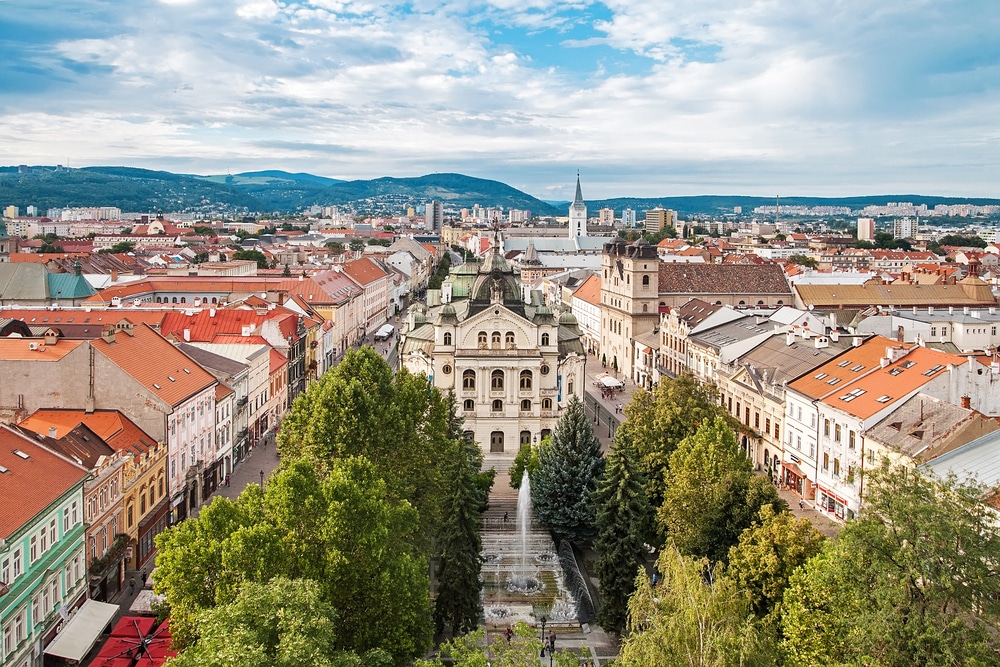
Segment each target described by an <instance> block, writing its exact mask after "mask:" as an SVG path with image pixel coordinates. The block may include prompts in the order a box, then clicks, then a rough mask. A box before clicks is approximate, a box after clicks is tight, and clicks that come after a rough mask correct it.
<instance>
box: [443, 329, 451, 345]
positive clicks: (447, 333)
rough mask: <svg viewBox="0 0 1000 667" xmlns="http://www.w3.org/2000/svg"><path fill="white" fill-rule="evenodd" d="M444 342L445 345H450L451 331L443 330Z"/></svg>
mask: <svg viewBox="0 0 1000 667" xmlns="http://www.w3.org/2000/svg"><path fill="white" fill-rule="evenodd" d="M444 344H445V345H451V332H450V331H445V332H444Z"/></svg>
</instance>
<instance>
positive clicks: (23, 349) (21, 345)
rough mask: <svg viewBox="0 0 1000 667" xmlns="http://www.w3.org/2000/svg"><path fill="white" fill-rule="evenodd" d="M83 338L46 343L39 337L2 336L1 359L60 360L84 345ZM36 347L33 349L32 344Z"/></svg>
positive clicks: (0, 339) (0, 342) (0, 340)
mask: <svg viewBox="0 0 1000 667" xmlns="http://www.w3.org/2000/svg"><path fill="white" fill-rule="evenodd" d="M83 343H84V341H81V340H60V341H59V342H58V343H56V344H55V345H45V344H44V343H43V342H42V341H40V340H38V339H37V338H0V359H7V360H9V361H59V360H60V359H62V358H63V357H65V356H66V355H67V354H69V353H70V352H72V351H73V350H75V349H76V348H78V347H79V346H80V345H83ZM32 345H34V346H35V349H34V350H32V349H31V346H32Z"/></svg>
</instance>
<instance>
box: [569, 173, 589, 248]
mask: <svg viewBox="0 0 1000 667" xmlns="http://www.w3.org/2000/svg"><path fill="white" fill-rule="evenodd" d="M586 235H587V205H586V204H585V203H583V192H582V191H581V190H580V173H579V172H577V174H576V197H574V199H573V203H572V204H570V205H569V237H570V238H571V239H575V238H576V237H578V236H586Z"/></svg>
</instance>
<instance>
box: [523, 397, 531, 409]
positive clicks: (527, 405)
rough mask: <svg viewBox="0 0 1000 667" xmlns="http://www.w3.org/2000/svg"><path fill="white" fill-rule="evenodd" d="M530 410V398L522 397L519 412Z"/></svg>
mask: <svg viewBox="0 0 1000 667" xmlns="http://www.w3.org/2000/svg"><path fill="white" fill-rule="evenodd" d="M530 411H531V399H530V398H525V399H522V400H521V412H530Z"/></svg>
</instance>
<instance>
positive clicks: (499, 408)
mask: <svg viewBox="0 0 1000 667" xmlns="http://www.w3.org/2000/svg"><path fill="white" fill-rule="evenodd" d="M490 409H491V410H492V411H493V412H503V401H501V400H500V399H499V398H494V399H493V404H492V405H490Z"/></svg>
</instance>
